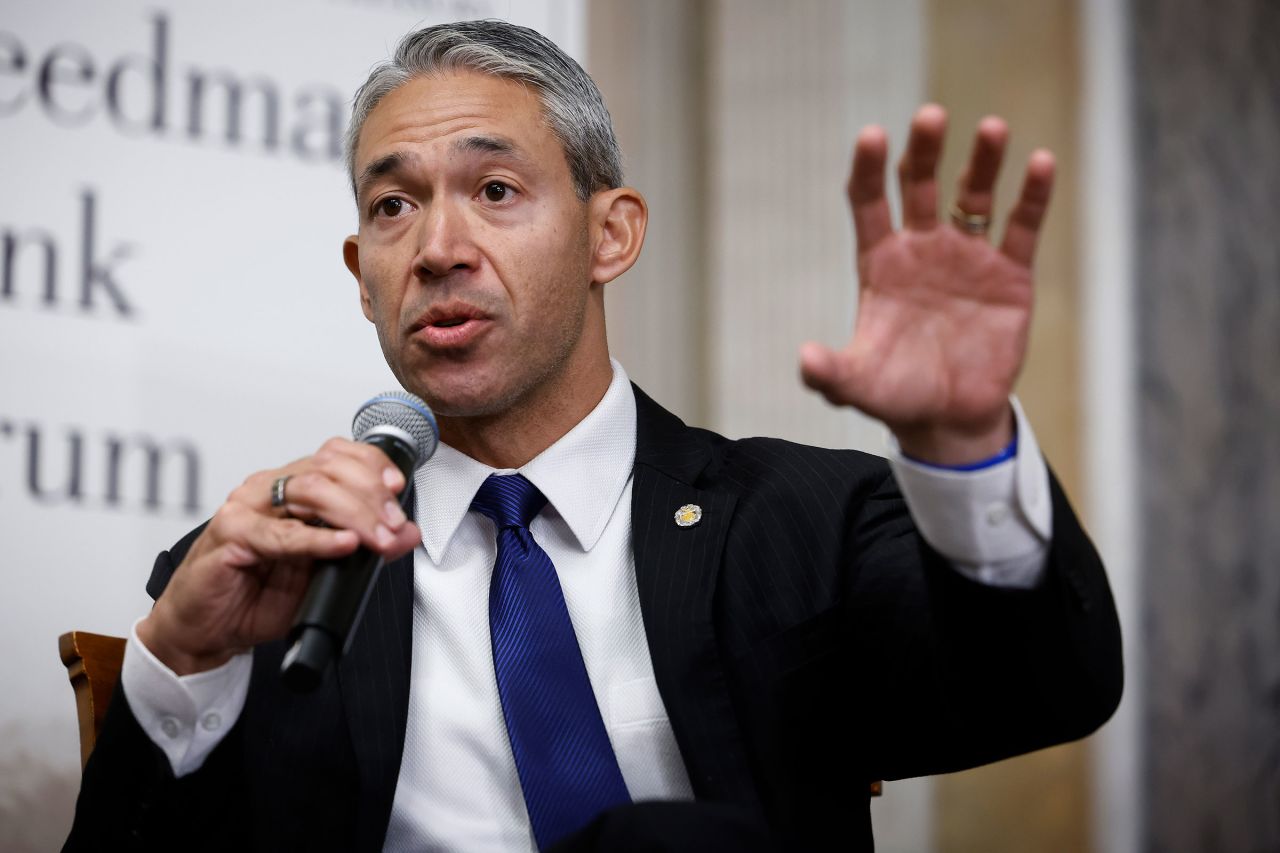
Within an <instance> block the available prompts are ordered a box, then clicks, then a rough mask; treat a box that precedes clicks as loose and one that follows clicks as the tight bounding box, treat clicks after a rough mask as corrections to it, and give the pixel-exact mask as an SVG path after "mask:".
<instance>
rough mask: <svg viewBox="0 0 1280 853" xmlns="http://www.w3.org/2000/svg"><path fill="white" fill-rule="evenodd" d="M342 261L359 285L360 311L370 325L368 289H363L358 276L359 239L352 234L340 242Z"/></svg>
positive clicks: (362, 281) (362, 280) (370, 308)
mask: <svg viewBox="0 0 1280 853" xmlns="http://www.w3.org/2000/svg"><path fill="white" fill-rule="evenodd" d="M342 260H343V261H344V262H345V263H346V265H347V269H349V270H351V274H352V275H353V276H355V279H356V283H357V284H359V285H360V310H361V311H363V312H364V316H365V319H366V320H368V321H369V322H370V323H372V322H373V302H372V301H370V299H369V288H367V287H365V284H364V276H362V275H360V238H359V237H357V236H356V235H354V234H352V235H351V236H350V237H348V238H347V239H345V240H343V241H342Z"/></svg>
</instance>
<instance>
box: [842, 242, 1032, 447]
mask: <svg viewBox="0 0 1280 853" xmlns="http://www.w3.org/2000/svg"><path fill="white" fill-rule="evenodd" d="M858 277H859V280H860V281H861V282H863V284H862V287H861V290H860V294H859V307H858V317H857V322H856V325H855V327H854V334H853V339H852V340H851V341H850V342H849V344H848V345H847V346H846V347H845V348H844V350H843V352H842V354H841V355H842V357H843V358H844V359H845V360H846V361H847V363H848V368H847V371H848V373H847V382H846V385H845V387H844V388H843V391H844V393H845V394H846V395H847V400H845V402H847V403H849V404H850V405H854V406H856V407H857V408H859V409H861V410H862V411H863V412H865V413H867V414H868V415H871V416H872V417H876V418H879V419H880V420H883V421H885V422H887V423H913V424H914V423H924V422H931V421H935V420H945V421H954V422H957V423H966V422H971V421H974V420H977V419H980V418H981V417H982V416H983V415H985V414H986V413H989V412H990V411H992V410H993V409H995V408H999V407H1000V406H1001V405H1002V404H1003V403H1004V401H1005V400H1006V399H1007V397H1008V395H1009V390H1010V388H1011V387H1012V385H1013V381H1014V379H1015V378H1016V376H1017V373H1018V368H1019V366H1020V365H1021V363H1022V357H1023V353H1024V351H1025V349H1026V341H1027V326H1028V322H1029V319H1030V315H1031V289H1030V284H1031V274H1030V270H1028V269H1027V268H1026V267H1022V266H1019V265H1018V264H1016V263H1014V262H1013V261H1011V260H1009V259H1008V258H1006V257H1005V256H1004V255H1001V254H1000V253H999V252H997V251H996V250H994V249H993V248H992V247H991V246H989V245H988V244H987V243H986V242H984V241H980V240H974V239H973V238H972V237H968V236H966V235H963V234H961V233H960V232H959V231H957V230H955V229H953V228H945V227H939V228H934V229H932V230H931V231H927V232H923V233H912V232H898V233H896V234H893V235H891V236H890V237H888V238H886V239H884V240H881V241H880V242H879V243H877V244H876V245H875V246H873V247H872V248H871V249H870V250H868V251H866V252H864V253H862V255H861V256H860V257H859V259H858Z"/></svg>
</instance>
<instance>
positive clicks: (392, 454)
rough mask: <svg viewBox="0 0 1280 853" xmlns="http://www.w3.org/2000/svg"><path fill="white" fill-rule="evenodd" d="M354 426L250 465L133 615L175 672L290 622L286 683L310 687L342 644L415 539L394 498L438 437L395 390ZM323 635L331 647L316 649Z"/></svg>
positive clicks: (208, 665) (418, 408)
mask: <svg viewBox="0 0 1280 853" xmlns="http://www.w3.org/2000/svg"><path fill="white" fill-rule="evenodd" d="M355 430H356V436H357V438H359V439H362V440H360V441H349V440H346V439H339V438H334V439H330V440H329V441H327V442H325V444H324V445H323V446H321V448H320V449H319V450H318V451H317V452H316V453H315V454H314V455H312V456H308V457H305V458H303V459H299V460H297V461H296V462H293V463H290V464H289V465H286V466H285V467H283V468H279V469H274V470H270V471H261V472H258V473H256V474H253V475H251V476H250V477H249V478H248V479H246V480H245V482H244V483H243V484H242V485H241V486H239V487H238V488H237V489H236V490H235V491H233V492H232V493H231V495H230V496H229V497H228V498H227V501H226V503H224V504H223V505H222V506H221V507H220V508H219V509H218V511H217V512H216V513H214V516H213V518H212V519H210V521H209V523H208V524H207V525H206V527H205V529H204V530H203V531H202V532H201V534H200V536H199V538H198V539H197V540H196V541H195V543H193V545H192V547H191V549H190V550H189V551H188V553H187V556H186V558H185V559H184V560H183V562H182V565H180V566H179V567H178V569H177V570H176V571H175V572H174V575H173V578H172V579H171V580H170V582H169V585H168V586H167V587H166V589H165V591H164V594H163V595H161V596H160V598H159V599H158V600H157V601H156V605H155V607H154V608H153V609H152V611H151V613H150V614H149V615H148V616H147V618H146V619H144V620H143V621H142V622H140V623H139V625H138V638H139V639H140V640H141V641H142V642H143V643H144V644H145V645H146V646H147V647H148V648H149V649H150V650H151V652H152V653H153V654H155V655H156V656H157V657H158V658H159V659H160V660H161V661H162V662H164V663H165V664H166V665H167V666H168V667H169V668H170V669H172V670H173V671H174V672H175V673H177V674H179V675H186V674H190V673H194V672H200V671H204V670H208V669H212V668H214V667H216V666H219V665H221V664H222V663H225V662H226V661H227V660H229V659H230V658H231V657H232V656H233V655H235V654H236V653H238V652H241V651H244V650H246V649H248V648H251V647H252V646H254V645H257V644H258V643H262V642H265V641H268V640H274V639H278V638H280V637H283V636H285V635H286V633H287V632H289V630H290V626H291V625H294V624H295V621H296V622H297V625H298V630H295V631H294V632H293V633H292V635H291V637H290V638H291V640H293V641H295V643H294V645H295V647H297V645H298V644H297V642H296V641H297V640H299V639H300V638H301V637H302V636H303V635H306V636H307V637H310V638H311V639H308V640H306V641H304V642H303V643H302V646H301V647H298V648H297V651H295V652H294V653H293V658H294V659H295V662H299V663H300V664H301V666H302V669H300V670H298V671H297V672H295V673H294V677H293V678H290V683H292V684H294V685H295V686H299V687H303V688H305V687H307V686H314V683H317V682H318V680H319V677H320V676H321V675H322V674H323V669H324V666H325V665H327V660H328V659H329V658H331V657H333V656H335V655H336V654H337V653H340V652H341V651H342V649H343V647H344V646H345V644H346V642H347V640H348V639H349V636H350V633H351V629H352V628H353V627H354V625H355V621H356V619H357V618H358V616H359V612H360V610H361V608H362V605H363V602H364V597H365V594H366V593H367V590H368V587H369V586H371V585H372V582H373V580H374V579H375V578H376V575H377V571H378V569H379V568H380V566H381V563H382V562H383V561H385V560H393V559H395V558H397V557H400V556H402V555H404V554H406V553H408V552H410V551H412V550H413V548H414V547H416V546H417V544H418V542H419V541H421V534H420V532H419V531H418V528H417V525H415V524H414V523H413V522H412V521H410V520H409V519H408V518H407V517H406V516H405V513H404V509H403V507H402V505H401V497H402V495H404V494H405V493H406V492H407V491H408V490H409V486H410V483H411V482H412V474H413V470H414V469H415V468H416V467H417V466H418V465H420V464H421V463H422V462H423V461H425V460H426V458H427V457H429V456H430V455H431V453H432V452H434V450H435V447H436V442H437V438H436V436H437V433H436V427H435V419H434V418H433V417H432V416H431V413H430V410H429V409H427V407H426V405H425V404H424V403H422V401H421V400H418V399H417V398H416V397H413V396H412V395H410V394H405V393H403V392H398V391H397V392H390V393H388V394H382V395H379V396H378V397H375V398H374V399H373V400H371V401H369V403H367V404H366V405H365V406H363V407H361V410H360V412H358V413H357V417H356V423H355ZM286 477H287V478H288V479H287V480H285V481H284V483H283V484H279V483H280V480H281V479H282V478H286ZM278 484H279V485H278ZM273 497H275V498H276V500H275V501H273ZM281 497H283V498H284V500H283V503H281V501H280V498H281ZM273 503H274V504H276V505H273ZM348 569H354V570H355V571H354V572H348V571H347V570H348ZM354 573H362V579H363V583H364V586H363V587H360V588H358V589H357V588H356V587H357V585H356V584H355V582H354V579H353V578H354ZM348 575H351V576H352V577H348ZM313 577H314V578H316V580H313ZM322 577H323V578H325V580H323V581H322V580H319V579H320V578H322ZM309 589H310V590H311V592H310V593H308V590H309ZM304 601H305V602H306V604H305V606H304ZM300 608H301V609H300ZM308 626H310V627H311V628H312V629H314V630H306V628H307V627H308ZM317 632H320V633H318V634H317ZM325 644H328V646H329V647H330V649H329V651H328V652H323V651H321V652H316V651H315V649H316V648H318V647H322V646H324V645H325ZM308 651H310V653H309V654H305V655H304V654H303V652H308ZM299 656H301V657H299ZM287 663H288V662H287ZM317 667H318V672H317V671H316V670H317Z"/></svg>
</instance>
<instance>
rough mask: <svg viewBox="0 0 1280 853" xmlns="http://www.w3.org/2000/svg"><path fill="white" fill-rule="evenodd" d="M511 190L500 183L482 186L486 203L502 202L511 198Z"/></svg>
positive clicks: (491, 182)
mask: <svg viewBox="0 0 1280 853" xmlns="http://www.w3.org/2000/svg"><path fill="white" fill-rule="evenodd" d="M511 194H512V189H511V187H509V186H507V185H506V184H504V183H502V181H490V182H489V183H487V184H485V185H484V197H485V200H486V201H492V202H502V201H506V200H507V199H508V198H510V197H511Z"/></svg>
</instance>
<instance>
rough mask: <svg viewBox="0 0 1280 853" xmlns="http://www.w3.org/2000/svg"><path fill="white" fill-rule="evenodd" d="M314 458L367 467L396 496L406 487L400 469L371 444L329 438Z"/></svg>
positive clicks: (321, 460)
mask: <svg viewBox="0 0 1280 853" xmlns="http://www.w3.org/2000/svg"><path fill="white" fill-rule="evenodd" d="M315 458H316V459H317V460H318V461H320V462H324V461H326V460H328V459H330V458H350V459H353V460H356V461H357V462H359V463H360V464H361V465H364V466H366V467H368V468H369V470H371V471H377V472H378V474H379V476H380V477H381V478H382V481H383V484H384V485H385V486H386V487H387V488H388V489H390V490H391V491H392V492H394V493H396V494H399V493H400V492H401V491H402V490H403V489H404V487H405V486H406V485H407V484H406V483H405V478H404V474H402V473H400V469H399V468H397V467H396V466H395V464H394V463H393V462H392V461H391V460H390V459H388V458H387V454H385V453H384V452H382V451H381V450H379V449H378V448H376V447H374V446H373V445H372V444H365V443H364V442H361V441H351V440H350V439H346V438H331V439H329V440H328V441H326V442H325V443H324V444H323V445H321V446H320V449H319V450H318V451H316V454H315Z"/></svg>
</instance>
